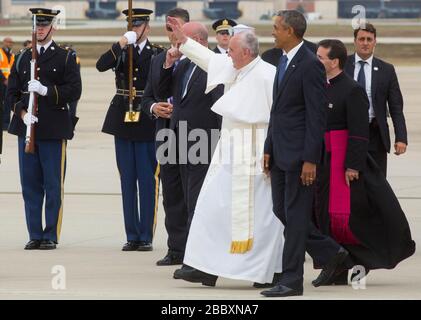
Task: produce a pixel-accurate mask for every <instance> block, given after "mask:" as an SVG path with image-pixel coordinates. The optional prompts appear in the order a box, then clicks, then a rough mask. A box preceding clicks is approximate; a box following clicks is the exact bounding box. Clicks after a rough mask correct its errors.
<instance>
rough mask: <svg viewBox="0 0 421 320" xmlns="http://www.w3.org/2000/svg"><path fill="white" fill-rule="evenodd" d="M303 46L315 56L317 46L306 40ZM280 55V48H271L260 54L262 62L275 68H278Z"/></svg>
mask: <svg viewBox="0 0 421 320" xmlns="http://www.w3.org/2000/svg"><path fill="white" fill-rule="evenodd" d="M303 42H304V45H305V46H306V47H307V48H308V49H309V50H310V51H311V52H314V54H316V51H317V45H316V44H315V43H313V42H311V41H308V40H306V39H303ZM281 54H282V49H281V48H276V47H275V48H272V49H269V50H266V51H265V52H263V53H262V59H263V60H264V61H266V62H267V63H270V64H272V65H274V66H275V67H277V66H278V63H279V57H280V56H281Z"/></svg>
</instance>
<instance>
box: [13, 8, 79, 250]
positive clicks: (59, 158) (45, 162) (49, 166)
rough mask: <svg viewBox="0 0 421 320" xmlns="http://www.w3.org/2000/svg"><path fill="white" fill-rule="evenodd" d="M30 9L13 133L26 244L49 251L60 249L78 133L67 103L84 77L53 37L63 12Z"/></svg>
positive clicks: (16, 78)
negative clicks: (69, 149)
mask: <svg viewBox="0 0 421 320" xmlns="http://www.w3.org/2000/svg"><path fill="white" fill-rule="evenodd" d="M29 10H30V11H31V12H32V14H33V19H34V20H33V44H32V48H31V49H26V50H23V51H22V52H21V53H20V54H19V55H18V56H17V57H16V61H15V64H14V65H13V67H12V71H11V74H10V77H9V86H8V90H7V97H6V103H7V104H8V105H9V106H10V107H11V110H12V111H13V117H12V120H11V123H10V126H9V133H11V134H14V135H17V136H18V145H19V148H18V151H19V170H20V178H21V184H22V194H23V199H24V202H25V214H26V222H27V227H28V231H29V238H30V241H29V242H28V243H27V245H26V246H25V249H27V250H32V249H43V250H49V249H55V248H56V244H57V243H58V241H59V238H60V232H61V223H62V219H63V195H64V190H63V185H64V176H65V172H66V145H67V140H70V139H72V138H73V132H74V126H75V124H76V119H75V118H72V117H71V116H70V114H69V109H68V103H69V102H70V101H73V100H75V99H79V97H80V95H81V92H82V82H81V78H80V73H79V69H78V67H77V65H76V61H75V59H73V58H72V57H71V56H70V55H71V53H70V52H69V51H67V50H64V49H62V48H60V47H59V46H58V45H57V44H56V43H55V42H54V41H53V39H52V37H53V34H54V32H55V26H54V22H55V17H56V16H57V14H59V13H60V11H58V10H50V9H43V8H32V9H29ZM28 127H29V128H30V130H27V128H28ZM29 132H30V133H29ZM44 197H45V199H46V200H45V228H43V223H42V221H43V219H42V209H43V204H44Z"/></svg>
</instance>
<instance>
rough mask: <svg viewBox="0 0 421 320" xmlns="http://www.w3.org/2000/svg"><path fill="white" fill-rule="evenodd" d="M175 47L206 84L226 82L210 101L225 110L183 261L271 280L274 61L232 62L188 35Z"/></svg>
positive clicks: (275, 268)
mask: <svg viewBox="0 0 421 320" xmlns="http://www.w3.org/2000/svg"><path fill="white" fill-rule="evenodd" d="M180 50H181V52H182V53H183V54H185V55H186V56H187V57H188V58H190V59H191V60H192V61H193V62H194V63H196V64H197V65H198V66H199V67H200V68H202V69H203V70H205V71H207V72H208V83H207V89H206V92H209V91H211V90H212V89H213V88H215V87H216V86H217V85H218V84H224V85H225V93H224V95H223V96H222V97H221V98H220V99H219V100H218V101H217V102H216V103H215V104H214V105H213V106H212V110H213V111H214V112H216V113H218V114H220V115H221V116H222V117H223V120H222V130H221V138H220V140H219V142H218V146H217V148H216V151H215V153H214V155H213V157H212V162H211V164H210V167H209V170H208V173H207V175H206V178H205V181H204V183H203V186H202V189H201V192H200V195H199V198H198V200H197V204H196V209H195V213H194V217H193V220H192V223H191V227H190V232H189V237H188V240H187V246H186V252H185V256H184V264H186V265H189V266H191V267H194V268H196V269H199V270H201V271H204V272H207V273H210V274H214V275H218V276H221V277H226V278H231V279H239V280H249V281H253V282H259V283H270V282H272V280H273V274H274V273H275V272H281V271H282V249H283V225H282V223H281V222H280V221H279V220H278V219H277V218H276V217H275V215H274V213H273V212H272V196H271V186H270V180H269V179H268V178H267V177H266V176H265V175H264V173H263V172H262V167H261V159H262V155H263V146H264V140H265V136H266V131H267V125H268V122H269V116H270V109H271V105H272V89H273V81H274V78H275V73H276V68H275V67H273V66H272V65H270V64H268V63H266V62H264V61H263V60H262V59H261V58H260V57H257V58H256V59H255V60H253V61H252V62H251V63H249V64H248V65H247V66H245V67H244V68H242V69H241V70H236V69H235V68H234V67H233V63H232V60H231V58H230V57H228V56H227V55H222V54H215V53H214V52H212V51H211V50H209V49H207V48H205V47H203V46H202V45H200V44H198V43H197V42H195V41H193V40H191V39H188V41H187V42H186V43H185V44H184V45H182V46H181V47H180ZM235 131H236V132H237V133H240V136H242V139H243V143H241V141H239V140H236V136H235V134H232V132H235ZM234 141H235V142H234ZM227 159H228V161H227Z"/></svg>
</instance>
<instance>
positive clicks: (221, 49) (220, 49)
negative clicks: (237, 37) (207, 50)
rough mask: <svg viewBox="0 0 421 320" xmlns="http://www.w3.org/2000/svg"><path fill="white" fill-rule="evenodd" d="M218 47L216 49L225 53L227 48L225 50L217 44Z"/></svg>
mask: <svg viewBox="0 0 421 320" xmlns="http://www.w3.org/2000/svg"><path fill="white" fill-rule="evenodd" d="M216 47H217V48H218V50H219V51H220V52H221V53H222V54H226V53H227V50H225V49H224V48H222V47H220V46H219V45H217V46H216Z"/></svg>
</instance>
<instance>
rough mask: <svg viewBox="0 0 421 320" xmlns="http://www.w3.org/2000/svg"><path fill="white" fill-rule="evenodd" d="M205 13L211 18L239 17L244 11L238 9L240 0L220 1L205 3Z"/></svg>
mask: <svg viewBox="0 0 421 320" xmlns="http://www.w3.org/2000/svg"><path fill="white" fill-rule="evenodd" d="M203 14H204V15H205V17H207V18H209V19H211V20H217V19H223V18H228V19H234V20H236V19H238V18H239V17H241V15H242V13H241V11H240V10H238V1H218V2H209V1H204V3H203Z"/></svg>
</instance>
